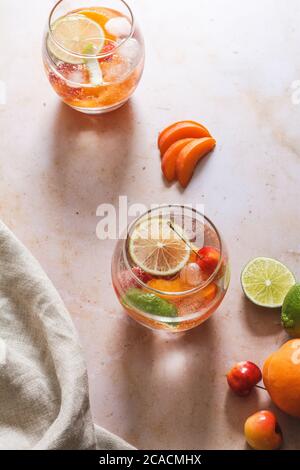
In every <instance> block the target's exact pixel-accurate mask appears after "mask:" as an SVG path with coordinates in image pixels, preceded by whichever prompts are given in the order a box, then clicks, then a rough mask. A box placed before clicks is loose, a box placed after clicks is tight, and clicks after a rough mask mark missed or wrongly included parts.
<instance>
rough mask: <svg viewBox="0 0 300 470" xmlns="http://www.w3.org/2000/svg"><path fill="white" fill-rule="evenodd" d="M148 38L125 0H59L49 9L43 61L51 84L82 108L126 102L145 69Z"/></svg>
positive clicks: (93, 110) (104, 108) (91, 110)
mask: <svg viewBox="0 0 300 470" xmlns="http://www.w3.org/2000/svg"><path fill="white" fill-rule="evenodd" d="M144 57H145V54H144V42H143V38H142V35H141V33H140V31H139V28H138V26H137V25H136V23H135V20H134V16H133V13H132V11H131V9H130V8H129V6H128V5H127V4H126V2H124V1H123V0H60V1H59V2H58V3H57V4H56V5H55V6H54V8H53V10H52V11H51V13H50V16H49V20H48V24H47V28H46V31H45V35H44V41H43V61H44V66H45V70H46V74H47V77H48V80H49V82H50V84H51V85H52V87H53V89H54V90H55V92H56V93H57V94H58V96H59V97H60V98H61V99H62V101H63V102H64V103H66V104H68V105H69V106H71V107H72V108H74V109H76V110H77V111H81V112H83V113H87V114H101V113H105V112H109V111H113V110H115V109H117V108H119V107H120V106H122V105H123V104H124V103H126V101H127V100H128V99H129V98H130V96H131V95H132V94H133V92H134V91H135V89H136V87H137V85H138V83H139V80H140V78H141V75H142V72H143V68H144Z"/></svg>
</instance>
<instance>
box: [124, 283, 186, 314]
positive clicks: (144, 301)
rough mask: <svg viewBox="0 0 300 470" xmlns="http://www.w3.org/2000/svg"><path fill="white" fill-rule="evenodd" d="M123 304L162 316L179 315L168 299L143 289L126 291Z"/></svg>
mask: <svg viewBox="0 0 300 470" xmlns="http://www.w3.org/2000/svg"><path fill="white" fill-rule="evenodd" d="M123 304H124V305H125V306H128V307H133V308H136V309H138V310H141V311H142V312H146V313H150V314H151V315H159V316H161V317H172V318H174V317H177V308H176V307H175V305H173V304H171V303H170V302H168V301H167V300H164V299H161V298H160V297H158V296H157V295H155V294H150V293H146V292H143V291H142V290H141V289H136V288H132V289H129V290H128V291H127V292H126V295H125V297H124V298H123Z"/></svg>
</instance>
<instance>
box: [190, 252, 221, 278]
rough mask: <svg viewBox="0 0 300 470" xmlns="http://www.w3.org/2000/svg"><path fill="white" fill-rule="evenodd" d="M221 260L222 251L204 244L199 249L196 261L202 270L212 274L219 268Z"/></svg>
mask: <svg viewBox="0 0 300 470" xmlns="http://www.w3.org/2000/svg"><path fill="white" fill-rule="evenodd" d="M219 261H220V252H219V250H217V249H216V248H213V247H212V246H204V247H203V248H201V249H200V250H199V251H198V256H197V259H196V262H197V263H198V265H199V266H200V268H201V270H202V271H203V272H204V273H205V274H207V275H208V276H210V275H211V274H212V273H213V272H214V271H215V269H216V268H217V266H218V264H219Z"/></svg>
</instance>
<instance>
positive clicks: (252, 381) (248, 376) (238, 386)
mask: <svg viewBox="0 0 300 470" xmlns="http://www.w3.org/2000/svg"><path fill="white" fill-rule="evenodd" d="M226 377H227V382H228V385H229V387H230V388H231V389H232V390H233V391H234V393H236V394H237V395H239V396H241V397H243V396H246V395H249V393H250V392H251V390H252V388H253V387H255V385H256V384H258V382H260V381H261V379H262V373H261V371H260V368H259V367H258V366H257V365H256V364H254V363H253V362H250V361H243V362H238V363H237V364H236V365H235V366H234V367H233V368H232V369H231V370H230V371H229V372H228V374H227V376H226Z"/></svg>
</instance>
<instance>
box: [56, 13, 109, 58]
mask: <svg viewBox="0 0 300 470" xmlns="http://www.w3.org/2000/svg"><path fill="white" fill-rule="evenodd" d="M51 32H52V36H51V35H50V34H49V36H48V40H47V46H48V50H49V52H50V54H51V55H53V56H54V57H55V58H56V59H58V60H62V61H63V62H67V63H69V64H82V63H83V62H84V60H83V58H81V57H79V56H76V55H72V53H74V54H86V52H85V50H86V48H87V47H89V48H91V47H92V50H93V52H92V54H91V55H97V54H98V53H99V52H100V51H101V49H102V47H103V45H104V41H105V33H104V31H103V29H102V28H101V26H100V25H99V24H98V23H96V21H93V20H91V19H89V18H87V17H86V16H84V15H79V14H73V15H67V16H63V17H61V18H59V19H58V20H56V21H55V22H54V23H53V24H52V25H51ZM52 38H53V39H54V40H53V39H52ZM59 46H61V47H59Z"/></svg>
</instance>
